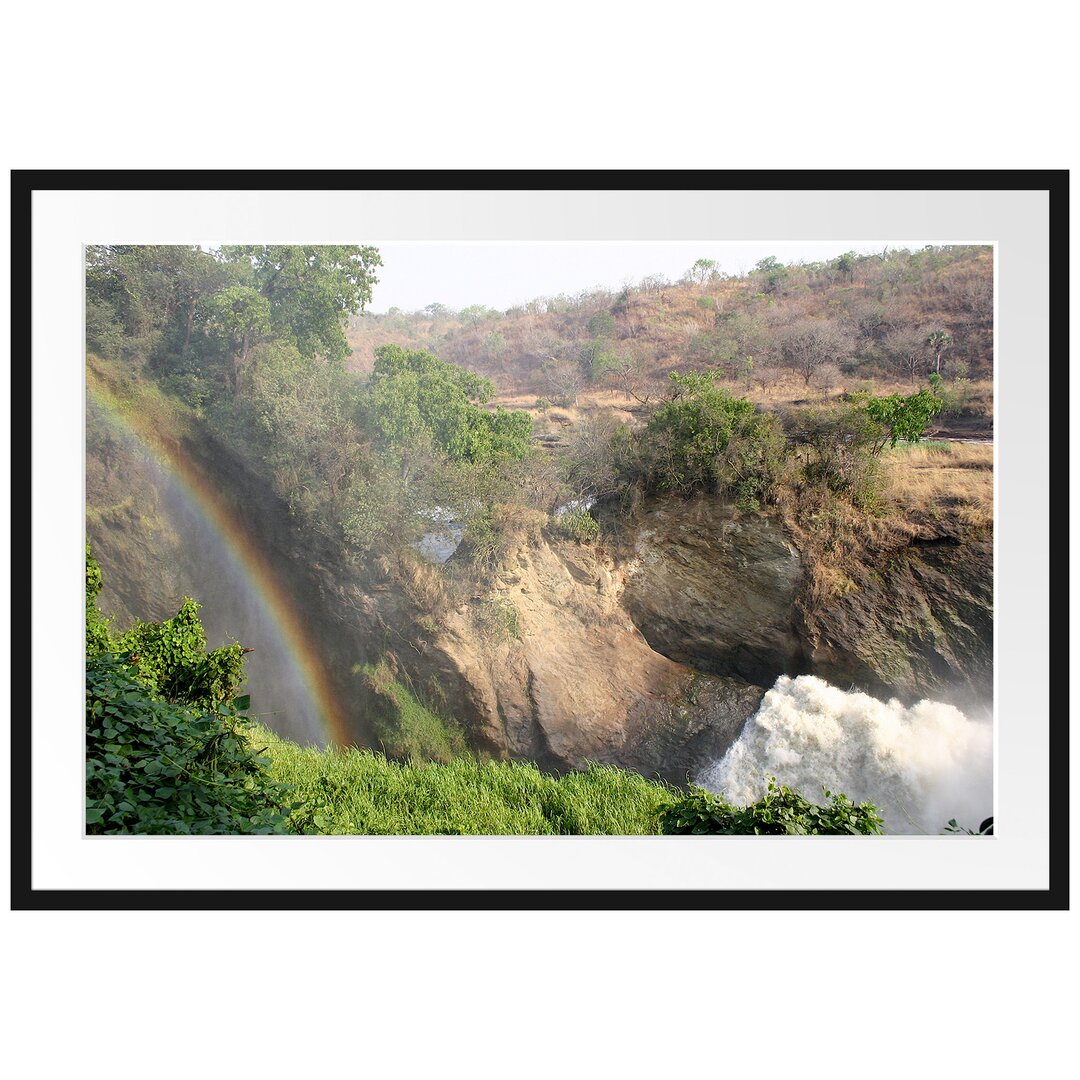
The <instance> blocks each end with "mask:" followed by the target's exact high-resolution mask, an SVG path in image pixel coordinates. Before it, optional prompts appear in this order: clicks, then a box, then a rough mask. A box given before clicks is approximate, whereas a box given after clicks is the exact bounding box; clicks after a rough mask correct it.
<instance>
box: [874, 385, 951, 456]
mask: <svg viewBox="0 0 1080 1080" xmlns="http://www.w3.org/2000/svg"><path fill="white" fill-rule="evenodd" d="M938 383H939V384H940V378H938ZM943 404H944V402H943V401H942V399H941V398H940V397H939V396H938V395H937V394H936V393H934V391H933V390H920V391H918V393H915V394H908V395H907V396H905V395H903V394H890V395H889V396H888V397H881V398H871V399H870V400H869V401H867V402H866V404H865V405H864V406H863V407H864V409H865V410H866V415H867V416H869V417H870V419H871V420H873V421H875V422H876V423H878V424H880V425H881V426H882V427H883V428H884V429H885V435H884V436H883V437H882V438H881V440H880V442H879V444H878V447H877V451H878V452H879V453H880V451H881V450H882V449H883V448H884V445H885V442H886V441H888V442H890V443H891V445H893V446H895V445H896V444H897V443H898V442H899V441H900V440H901V439H904V440H906V441H907V442H918V441H919V439H921V438H922V437H923V432H924V431H926V429H927V427H928V426H929V424H930V421H931V420H932V419H933V418H934V416H935V415H936V414H937V413H938V412H939V411H940V409H941V407H942V405H943Z"/></svg>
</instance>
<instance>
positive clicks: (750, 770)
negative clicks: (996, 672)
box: [696, 675, 994, 834]
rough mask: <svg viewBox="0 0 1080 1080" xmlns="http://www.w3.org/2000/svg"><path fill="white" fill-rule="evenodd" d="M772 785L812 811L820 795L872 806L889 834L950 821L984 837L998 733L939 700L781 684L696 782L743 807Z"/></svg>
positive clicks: (811, 683)
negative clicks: (909, 700)
mask: <svg viewBox="0 0 1080 1080" xmlns="http://www.w3.org/2000/svg"><path fill="white" fill-rule="evenodd" d="M771 776H775V777H776V779H777V781H778V782H779V783H781V784H785V785H787V786H788V787H790V788H794V789H797V790H799V791H801V792H802V794H803V795H804V796H805V797H806V798H808V799H809V800H810V801H812V802H823V801H824V799H823V796H822V791H821V789H822V786H824V787H826V788H828V789H829V790H830V791H832V792H834V793H841V792H842V793H843V794H845V795H847V796H848V797H849V798H851V799H852V800H854V801H855V802H863V801H867V802H872V803H874V804H875V805H876V806H877V808H878V810H879V812H880V813H881V815H882V816H883V817H884V819H885V824H884V829H885V832H887V833H915V834H919V833H923V834H925V833H929V834H935V833H941V832H943V831H944V827H945V825H946V824H947V823H948V821H949V820H950V819H952V818H955V819H956V821H957V822H958V823H959V824H960V825H961V826H964V827H966V828H969V829H973V830H977V829H978V826H979V823H980V822H981V821H982V820H983V819H984V818H987V817H989V816H990V815H991V814H992V813H993V777H994V756H993V724H992V721H991V718H990V716H989V715H987V716H986V717H983V718H981V719H970V718H968V717H966V716H965V715H964V714H963V713H962V712H960V711H959V710H958V709H956V708H954V707H953V706H951V705H945V704H942V703H941V702H937V701H920V702H919V703H918V704H916V705H913V706H911V707H910V708H907V707H905V706H904V705H902V704H901V703H900V702H899V701H895V700H893V701H888V702H884V701H879V700H877V699H876V698H872V697H870V696H868V695H867V694H862V693H855V692H848V691H844V690H840V689H838V688H837V687H835V686H830V685H829V684H828V683H826V682H825V681H823V680H822V679H818V678H815V677H814V676H811V675H800V676H799V677H798V678H791V677H789V676H786V675H782V676H781V677H780V678H779V679H777V681H776V683H775V685H774V686H773V688H772V689H771V690H770V691H769V692H768V693H767V694H766V695H765V697H764V699H763V700H762V702H761V706H760V707H759V708H758V711H757V712H756V713H755V714H754V715H753V716H752V717H750V719H749V720H748V721H747V722H746V726H745V727H744V728H743V731H742V733H741V735H740V736H739V738H738V740H737V741H736V742H735V743H734V744H733V745H732V746H731V748H730V749H729V750H728V752H727V753H726V754H725V755H724V756H723V758H721V759H720V760H719V761H717V762H714V763H713V764H712V765H710V766H708V767H706V768H705V769H704V770H702V772H701V773H700V774H699V775H698V777H697V778H696V782H697V783H698V784H699V785H700V786H701V787H705V788H708V789H709V790H710V791H713V792H716V793H718V794H722V795H723V796H724V797H725V798H726V799H727V800H728V801H729V802H732V803H734V804H736V805H744V804H746V803H749V802H754V801H756V800H757V799H759V798H760V797H761V796H762V795H763V794H764V793H765V787H766V784H767V782H768V778H769V777H771Z"/></svg>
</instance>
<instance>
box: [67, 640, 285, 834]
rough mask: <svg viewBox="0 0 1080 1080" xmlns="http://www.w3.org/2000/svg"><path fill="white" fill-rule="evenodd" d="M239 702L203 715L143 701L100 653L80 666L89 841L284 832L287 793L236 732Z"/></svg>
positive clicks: (133, 682) (141, 692)
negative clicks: (108, 836) (94, 837)
mask: <svg viewBox="0 0 1080 1080" xmlns="http://www.w3.org/2000/svg"><path fill="white" fill-rule="evenodd" d="M242 708H247V699H246V698H241V699H239V700H238V701H236V702H233V703H229V704H221V705H219V706H218V707H217V708H216V709H214V710H212V711H210V710H206V711H202V710H198V709H192V708H189V707H187V706H185V705H177V704H171V703H169V702H166V701H162V700H160V699H159V698H157V697H156V696H154V695H153V694H151V693H150V692H149V691H148V690H147V688H146V687H145V685H143V683H142V682H141V681H139V680H138V679H137V678H136V677H135V673H134V672H133V671H132V669H131V668H130V667H128V666H127V665H126V664H124V663H123V662H122V661H121V660H119V659H118V658H117V657H115V656H112V655H110V654H108V653H102V654H101V655H99V656H97V657H95V658H93V659H92V660H90V661H88V662H87V666H86V829H87V832H88V833H91V834H94V833H168V834H177V833H181V834H221V833H228V834H234V833H279V832H289V831H291V830H290V827H289V825H288V815H289V813H290V812H291V811H292V810H293V809H295V806H294V804H292V803H291V802H290V801H289V794H290V793H289V790H288V789H287V788H285V787H284V786H283V785H281V784H278V783H276V782H274V781H273V780H271V779H270V778H269V777H268V775H267V772H266V769H267V766H268V764H269V762H268V760H267V759H265V758H262V757H260V756H258V755H257V754H256V753H255V752H254V751H253V750H252V748H251V746H250V744H249V743H248V740H247V738H246V737H245V735H244V732H243V721H242V719H241V717H240V713H239V710H240V709H242Z"/></svg>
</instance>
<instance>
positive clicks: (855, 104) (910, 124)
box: [0, 0, 1076, 1077]
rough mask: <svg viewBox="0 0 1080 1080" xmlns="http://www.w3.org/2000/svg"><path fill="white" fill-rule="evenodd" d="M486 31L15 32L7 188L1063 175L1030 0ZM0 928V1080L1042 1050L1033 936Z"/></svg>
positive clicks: (322, 21)
mask: <svg viewBox="0 0 1080 1080" xmlns="http://www.w3.org/2000/svg"><path fill="white" fill-rule="evenodd" d="M125 8H126V9H127V10H126V11H125V10H124V9H125ZM508 10H509V9H506V8H505V7H502V6H499V7H498V8H496V7H495V6H493V5H492V6H488V5H481V4H473V5H469V4H458V5H445V6H440V7H430V8H429V7H425V6H423V5H415V4H414V5H410V7H409V8H408V9H407V10H406V9H402V14H401V15H397V16H395V15H390V14H388V13H385V12H383V13H372V12H370V11H367V10H359V11H355V12H354V13H353V14H352V15H351V16H349V17H345V16H342V15H341V14H340V12H338V11H336V10H335V9H332V8H330V7H325V9H324V6H323V5H318V4H311V5H307V6H306V7H305V8H304V9H303V12H302V13H301V12H299V11H297V10H295V9H289V10H288V11H287V12H284V13H282V17H281V19H280V20H279V18H278V14H277V12H276V11H275V9H273V8H271V7H269V6H266V7H264V8H260V9H259V10H258V16H259V17H258V18H255V12H254V11H253V9H251V8H250V7H247V6H244V7H243V8H237V10H236V11H235V12H233V11H232V10H230V9H226V8H224V6H223V5H220V4H217V5H209V4H204V3H199V2H197V0H196V2H191V3H188V4H186V5H185V6H184V8H183V9H182V10H179V9H168V10H164V11H163V12H162V13H161V14H160V15H156V14H152V13H150V12H149V9H146V8H145V6H143V5H121V4H112V5H109V4H99V5H93V6H87V7H83V8H80V9H78V10H76V11H74V12H70V13H64V14H63V16H62V17H60V16H59V13H58V11H57V10H56V9H40V10H39V13H37V14H33V13H31V12H30V11H29V9H23V10H20V11H19V12H18V13H17V14H15V15H14V16H9V18H8V25H9V27H10V33H9V34H8V35H7V40H8V50H9V52H10V53H11V55H10V56H9V57H8V58H6V62H5V63H4V64H3V65H2V66H0V70H2V72H3V76H2V78H3V80H4V85H3V87H2V88H0V89H2V90H3V94H2V96H0V100H2V101H3V102H4V103H5V104H4V109H5V124H4V130H3V133H2V134H3V138H0V145H3V147H4V152H5V154H6V155H7V160H5V161H4V165H5V167H76V168H86V167H94V168H106V167H161V168H164V167H200V168H207V167H223V168H224V167H233V168H235V167H305V168H310V167H322V168H331V167H352V168H356V167H392V166H398V167H420V166H426V167H457V168H464V167H498V166H512V167H540V168H553V167H558V168H573V167H621V168H631V167H654V168H671V167H696V168H721V167H743V168H769V167H771V168H776V167H786V168H807V167H810V168H833V167H838V168H855V167H877V168H886V167H921V168H931V167H945V168H955V167H1026V168H1031V167H1069V166H1071V165H1073V164H1074V163H1075V157H1076V155H1075V145H1074V144H1073V143H1071V141H1069V140H1071V139H1073V138H1074V135H1073V132H1074V125H1073V124H1072V122H1071V117H1070V111H1069V109H1068V107H1067V105H1068V102H1069V101H1070V100H1071V87H1070V73H1071V71H1072V58H1071V56H1070V55H1069V53H1068V51H1067V50H1068V49H1069V48H1070V41H1069V38H1068V36H1067V35H1065V34H1061V33H1048V32H1047V30H1048V27H1053V26H1055V25H1056V23H1057V19H1058V16H1057V15H1056V14H1055V13H1054V8H1053V7H1052V6H1051V5H1049V4H1042V3H1031V4H1028V5H1025V7H1024V9H1023V12H1022V13H1015V12H1014V13H1010V15H1009V17H1008V18H1006V19H999V18H996V17H994V16H993V15H992V14H991V12H990V11H989V9H987V8H985V6H983V5H975V4H971V3H958V4H955V5H952V6H950V8H949V9H947V10H946V9H943V8H942V7H941V6H939V5H937V4H928V3H920V2H915V3H911V4H908V5H906V6H905V7H904V9H903V10H902V11H898V10H897V9H884V10H883V11H882V13H881V14H880V15H876V14H871V10H872V9H868V8H867V7H866V6H865V5H864V4H840V3H834V4H831V5H822V4H819V5H814V6H813V7H811V6H807V5H791V6H789V7H786V6H785V5H783V4H772V5H770V6H769V7H768V8H767V9H761V10H762V14H761V15H760V16H758V17H755V16H753V15H752V14H750V13H749V9H748V11H747V12H734V11H730V10H727V9H722V8H720V7H719V6H715V7H710V8H709V9H707V10H706V11H698V10H696V9H692V8H690V7H688V6H686V7H682V6H679V7H676V6H670V7H668V8H665V9H640V10H639V11H635V10H634V9H632V8H629V7H628V6H627V5H625V4H621V5H613V4H596V5H594V6H593V7H591V8H589V9H587V10H586V9H585V6H584V5H580V4H574V5H568V4H563V3H558V2H555V3H550V4H548V5H545V6H544V7H543V9H536V10H528V11H525V12H523V13H522V14H521V15H519V16H511V15H510V14H509V13H508ZM345 18H348V20H349V21H347V22H343V21H342V20H343V19H345ZM305 68H306V69H307V71H308V72H309V73H310V74H305ZM5 194H6V188H5ZM4 230H5V231H4V240H5V255H6V252H7V246H6V237H7V223H6V221H5V223H4ZM3 266H4V267H5V268H6V266H7V261H6V259H5V261H4V263H3ZM0 304H2V306H0V313H2V315H3V321H4V326H3V330H4V335H3V337H4V341H3V346H4V349H5V353H6V350H7V334H6V330H7V327H8V325H9V322H8V319H9V314H10V313H9V311H8V295H7V290H6V288H5V289H4V290H3V294H2V299H0ZM5 358H6V359H8V361H9V362H16V363H25V362H26V358H25V357H15V358H11V357H8V356H5ZM49 359H50V358H46V361H48V360H49ZM1053 359H1054V363H1055V364H1060V365H1064V364H1065V363H1066V362H1067V358H1065V357H1063V356H1062V357H1059V356H1055V357H1054V358H1053ZM37 362H38V358H37V357H36V356H35V364H37ZM57 362H60V361H57ZM7 392H8V387H7V386H6V385H5V386H4V389H3V393H4V394H5V397H6V395H7ZM4 422H5V431H4V438H3V440H2V443H3V446H2V452H3V454H4V460H5V463H6V462H7V454H8V445H9V441H8V439H7V430H8V429H7V427H6V425H7V422H8V419H7V414H6V413H5V419H4ZM6 471H7V470H6V468H5V470H4V472H5V482H6ZM1074 471H1075V462H1074ZM1074 501H1075V499H1074ZM7 510H8V500H7V499H6V498H5V499H4V500H3V512H4V513H5V514H6V513H7ZM5 524H6V523H5ZM20 527H23V526H22V524H20ZM7 532H8V529H7V527H5V530H4V537H3V541H2V542H3V544H4V545H5V546H4V550H3V551H2V552H0V565H2V567H3V573H4V575H5V579H4V584H5V587H4V588H3V589H2V590H0V596H2V598H3V602H4V604H5V605H6V604H7V597H8V589H7V588H6V580H7V578H6V575H7V571H8V566H9V557H8V548H7ZM6 615H7V612H6V610H5V616H6ZM16 618H17V619H19V620H22V618H23V613H17V615H16ZM8 624H9V619H8V618H7V617H5V619H4V625H3V630H2V633H3V634H4V635H5V636H4V639H3V641H0V663H2V664H3V669H2V670H0V681H2V683H3V685H4V687H5V689H6V687H7V686H9V685H10V678H11V676H12V673H11V672H10V670H9V666H8V664H9V655H10V653H9V645H8V643H9V640H10V639H9V637H8V636H7V635H8ZM19 629H20V628H18V627H17V628H16V630H17V631H19ZM15 674H16V676H21V674H22V673H15ZM7 709H8V703H7V701H6V700H5V701H4V710H5V727H6V724H7V723H8V722H10V720H11V718H10V717H9V716H8V715H7ZM19 720H20V718H15V722H19ZM1074 742H1075V740H1074ZM5 745H6V743H5ZM1074 753H1075V751H1074ZM1033 794H1034V793H1033ZM1073 831H1074V835H1075V831H1076V830H1075V826H1074V830H1073ZM0 857H2V858H3V873H4V874H5V875H6V872H7V855H6V849H5V851H4V852H3V853H0ZM2 884H3V886H4V888H5V889H6V878H5V881H4V882H3V883H2ZM3 931H4V936H5V939H6V940H5V942H4V945H3V948H4V955H5V976H6V982H7V984H8V986H9V988H10V990H11V991H12V995H11V997H12V1004H11V1006H10V1007H9V1011H8V1014H7V1020H8V1025H9V1029H10V1031H11V1032H12V1034H11V1035H10V1036H9V1038H8V1040H7V1050H8V1056H9V1057H10V1058H11V1059H12V1060H13V1061H14V1062H15V1063H16V1067H17V1068H18V1069H19V1072H20V1074H22V1073H27V1072H30V1073H33V1074H45V1073H46V1072H48V1071H50V1069H52V1067H53V1066H55V1067H56V1069H57V1070H58V1071H59V1072H60V1073H61V1074H63V1073H65V1072H67V1071H71V1070H74V1069H76V1068H77V1069H79V1071H80V1074H81V1075H83V1076H89V1077H96V1076H105V1075H110V1076H111V1075H115V1073H116V1071H117V1070H118V1069H120V1070H122V1071H125V1072H128V1071H131V1072H134V1071H141V1070H142V1069H147V1070H148V1071H149V1070H150V1069H153V1071H154V1072H156V1073H157V1074H158V1075H164V1076H179V1075H186V1074H187V1073H188V1072H190V1071H192V1070H193V1068H195V1067H198V1068H199V1070H200V1071H201V1072H202V1073H203V1074H204V1075H211V1076H215V1075H224V1074H225V1073H226V1071H235V1070H236V1069H238V1068H244V1069H246V1070H249V1071H254V1070H256V1069H259V1068H263V1069H266V1070H267V1071H268V1072H270V1073H271V1074H273V1075H278V1074H284V1073H288V1072H292V1071H294V1070H295V1069H297V1068H302V1069H304V1071H305V1072H309V1073H321V1072H326V1071H328V1070H329V1069H337V1068H340V1067H342V1066H344V1067H346V1068H356V1069H357V1070H358V1071H359V1070H364V1071H367V1072H370V1073H373V1074H374V1075H379V1076H397V1075H413V1074H415V1073H419V1072H425V1073H426V1072H429V1071H431V1070H434V1069H439V1070H441V1071H445V1070H447V1069H450V1068H451V1067H452V1066H453V1065H454V1063H457V1062H462V1063H464V1064H465V1065H466V1066H467V1068H468V1070H469V1072H471V1073H478V1074H481V1075H495V1074H498V1075H505V1074H507V1073H511V1074H515V1075H523V1076H533V1075H542V1074H547V1073H551V1072H556V1071H557V1072H559V1073H560V1074H569V1075H581V1074H582V1073H584V1072H603V1073H605V1074H606V1073H609V1072H611V1073H621V1074H624V1075H631V1076H634V1075H645V1074H649V1073H655V1072H659V1071H660V1070H663V1071H665V1072H671V1071H676V1072H683V1071H687V1070H690V1069H694V1070H700V1069H707V1070H709V1071H723V1072H728V1073H730V1072H732V1071H733V1070H734V1069H736V1068H740V1067H741V1068H742V1069H743V1070H745V1069H749V1068H753V1069H754V1071H755V1072H759V1071H762V1070H766V1069H768V1070H770V1071H772V1070H776V1069H780V1068H791V1067H795V1068H798V1069H799V1072H800V1073H801V1074H802V1075H809V1076H818V1075H821V1076H824V1075H829V1076H835V1075H842V1074H843V1073H845V1072H855V1071H856V1070H858V1072H860V1073H866V1072H871V1071H872V1072H873V1073H874V1075H876V1076H894V1075H896V1076H899V1075H910V1074H911V1073H912V1072H913V1071H915V1070H916V1069H917V1070H918V1071H919V1072H921V1073H922V1074H923V1075H932V1076H933V1075H940V1074H942V1073H945V1072H946V1071H948V1072H950V1073H951V1072H959V1071H963V1072H965V1073H973V1074H979V1073H981V1074H983V1075H988V1076H998V1075H1009V1074H1015V1073H1017V1072H1019V1071H1021V1070H1022V1071H1023V1072H1025V1073H1030V1074H1033V1075H1040V1074H1042V1073H1044V1072H1047V1071H1049V1068H1050V1065H1049V1062H1050V1061H1051V1060H1052V1056H1053V1055H1055V1054H1068V1053H1069V1052H1070V1051H1069V1049H1068V1047H1067V1044H1066V1043H1065V1035H1064V1034H1063V1033H1065V1032H1068V1031H1070V1030H1071V1025H1070V1020H1071V1018H1072V1012H1073V1010H1072V1007H1071V1001H1070V996H1069V995H1068V994H1067V993H1065V992H1063V991H1062V990H1061V989H1060V985H1059V982H1058V978H1057V975H1056V973H1057V972H1058V971H1059V970H1060V969H1061V968H1062V967H1064V968H1066V972H1067V975H1071V971H1070V970H1069V968H1070V961H1071V959H1072V958H1074V957H1075V933H1074V921H1073V919H1072V916H1071V915H1066V914H1062V913H1052V914H1046V915H1037V914H1035V915H1031V914H1023V913H991V914H988V915H980V914H977V913H956V914H949V913H933V912H931V913H926V914H923V913H910V912H908V913H905V912H896V913H881V914H876V913H818V914H810V913H807V914H799V913H777V914H768V913H759V914H755V913H751V912H747V913H737V914H725V913H715V914H714V913H683V914H679V913H674V914H650V913H639V912H627V913H598V914H583V913H565V914H560V913H537V914H534V915H531V916H528V915H516V914H513V913H464V914H452V913H427V914H425V913H415V914H409V913H405V914H394V913H381V914H380V913H340V914H339V913H324V914H313V915H303V914H290V913H254V912H253V913H247V914H243V915H227V914H214V913H208V914H200V913H183V912H181V913H172V914H162V915H157V914H149V913H117V914H111V915H110V914H108V913H106V914H103V915H91V914H78V913H61V914H57V915H50V914H48V913H14V914H8V915H5V917H4V922H3ZM218 947H220V949H221V950H222V953H219V952H217V951H216V949H217V948H218ZM222 954H224V955H226V956H227V957H228V959H230V960H231V961H232V962H233V964H234V965H235V966H233V967H232V968H231V969H228V970H226V971H224V972H223V971H222V970H221V969H220V967H219V966H218V964H217V963H216V962H215V961H216V960H217V958H218V956H220V955H222ZM1066 1060H1068V1058H1067V1057H1066ZM196 1062H198V1066H196V1065H195V1063H196ZM226 1064H228V1065H230V1066H231V1069H228V1070H227V1069H226V1068H225V1067H224V1066H225V1065H226Z"/></svg>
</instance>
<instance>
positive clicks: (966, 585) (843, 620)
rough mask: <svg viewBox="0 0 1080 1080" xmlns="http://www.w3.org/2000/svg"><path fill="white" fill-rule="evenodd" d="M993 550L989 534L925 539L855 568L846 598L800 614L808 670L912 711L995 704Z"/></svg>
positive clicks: (966, 708)
mask: <svg viewBox="0 0 1080 1080" xmlns="http://www.w3.org/2000/svg"><path fill="white" fill-rule="evenodd" d="M993 569H994V549H993V542H992V540H991V538H990V537H989V536H987V535H983V536H970V537H964V538H962V537H958V536H957V535H955V534H941V535H934V534H930V535H929V536H922V537H919V538H917V539H916V540H914V541H913V542H912V543H910V544H908V545H906V546H904V547H901V548H897V549H895V550H893V551H890V552H888V553H883V554H882V555H881V556H880V557H879V559H878V560H876V561H875V562H872V563H871V562H867V563H860V564H857V565H854V566H852V567H850V568H849V571H848V573H849V577H850V579H851V584H852V587H851V588H850V589H849V591H847V592H846V593H845V594H844V595H843V596H840V597H836V598H834V599H832V600H830V601H828V602H827V603H824V604H819V605H817V606H816V607H813V608H807V609H806V610H803V611H802V613H801V633H802V637H803V641H804V643H805V648H806V656H807V661H808V666H809V669H810V670H811V671H812V672H813V673H814V674H815V675H820V676H821V677H822V678H824V679H826V680H828V681H829V682H831V683H834V684H836V685H837V686H841V687H845V688H846V687H847V686H848V685H849V684H854V685H855V686H857V687H858V688H860V689H862V690H866V691H868V692H869V693H871V694H874V695H876V696H883V697H892V696H895V697H899V698H901V699H904V700H907V701H908V702H910V701H912V700H915V699H918V698H924V697H926V698H931V699H934V700H937V701H945V702H948V703H950V704H954V705H957V706H958V707H960V708H961V709H964V710H971V709H979V708H986V707H988V706H989V705H990V704H991V702H992V699H993V678H994V671H993V663H994V608H993V604H994V589H993Z"/></svg>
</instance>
